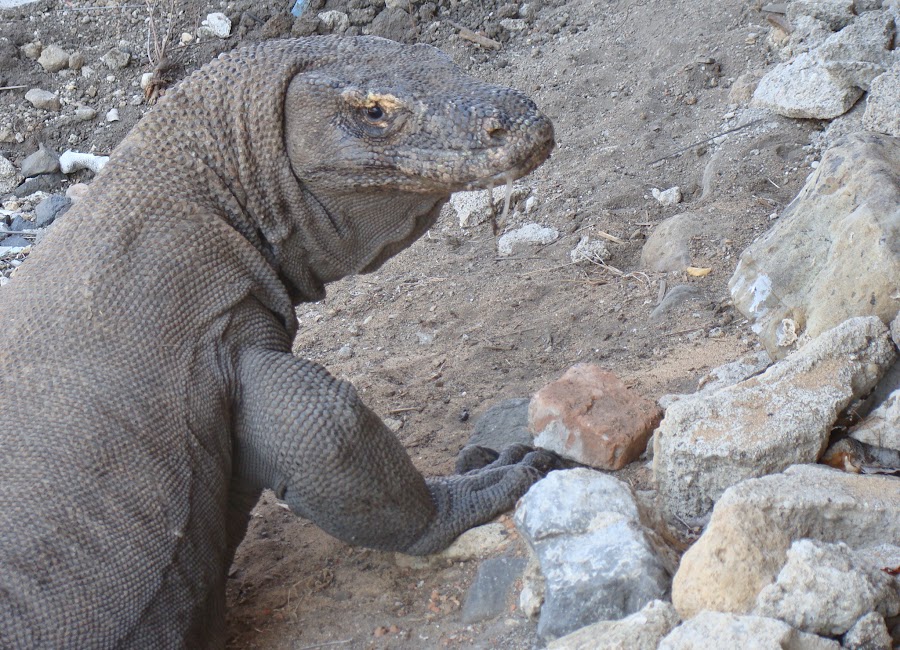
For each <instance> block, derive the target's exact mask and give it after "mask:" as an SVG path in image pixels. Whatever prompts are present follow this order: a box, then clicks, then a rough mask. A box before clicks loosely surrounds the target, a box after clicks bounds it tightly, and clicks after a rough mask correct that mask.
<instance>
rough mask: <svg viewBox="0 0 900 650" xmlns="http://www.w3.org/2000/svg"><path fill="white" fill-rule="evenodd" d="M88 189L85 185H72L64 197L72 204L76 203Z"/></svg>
mask: <svg viewBox="0 0 900 650" xmlns="http://www.w3.org/2000/svg"><path fill="white" fill-rule="evenodd" d="M88 187H89V185H88V184H87V183H74V184H72V185H70V186H69V189H67V190H66V196H67V197H68V198H69V199H71V200H72V203H78V201H80V200H81V199H83V198H84V196H85V195H86V194H87V192H88Z"/></svg>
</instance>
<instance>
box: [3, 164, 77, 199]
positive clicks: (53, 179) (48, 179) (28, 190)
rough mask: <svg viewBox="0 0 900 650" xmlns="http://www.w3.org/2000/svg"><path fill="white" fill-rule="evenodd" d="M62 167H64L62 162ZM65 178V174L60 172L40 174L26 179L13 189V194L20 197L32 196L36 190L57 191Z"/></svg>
mask: <svg viewBox="0 0 900 650" xmlns="http://www.w3.org/2000/svg"><path fill="white" fill-rule="evenodd" d="M60 167H62V162H60ZM65 180H66V177H65V175H63V174H60V173H53V174H41V175H40V176H34V177H33V178H27V179H25V182H24V183H22V184H21V185H19V186H18V187H17V188H16V189H15V190H13V194H14V195H16V196H18V197H24V196H31V195H32V194H34V193H35V192H47V193H50V192H55V191H56V190H58V189H59V186H60V185H62V183H63V181H65Z"/></svg>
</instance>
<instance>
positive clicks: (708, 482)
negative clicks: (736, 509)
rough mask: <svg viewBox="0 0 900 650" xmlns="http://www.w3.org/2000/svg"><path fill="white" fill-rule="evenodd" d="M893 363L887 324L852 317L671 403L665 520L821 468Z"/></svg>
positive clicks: (660, 476) (659, 458)
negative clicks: (742, 489)
mask: <svg viewBox="0 0 900 650" xmlns="http://www.w3.org/2000/svg"><path fill="white" fill-rule="evenodd" d="M895 356H896V352H895V348H894V346H893V344H892V343H891V341H890V340H889V337H888V331H887V327H886V326H885V325H884V324H883V323H882V322H881V321H879V320H878V319H877V318H875V317H868V318H854V319H850V320H848V321H846V322H844V323H842V324H841V325H839V326H838V327H836V328H834V329H832V330H829V331H828V332H826V333H825V334H823V335H822V336H820V337H819V338H817V339H816V340H815V341H813V342H812V343H810V344H808V345H807V346H805V347H803V348H801V349H800V350H799V351H797V352H795V353H794V354H792V355H791V356H789V357H788V358H787V359H784V360H782V361H781V362H779V363H776V364H775V365H773V366H771V367H770V368H769V369H768V370H766V371H765V372H764V373H763V374H761V375H759V376H757V377H753V378H751V379H748V380H745V381H743V382H741V383H739V384H736V385H734V386H730V387H728V388H724V389H722V390H720V391H718V392H716V393H713V394H712V395H709V396H706V395H698V396H694V397H689V398H685V399H682V400H679V401H677V402H675V403H674V404H672V405H671V406H669V409H668V410H667V411H666V414H665V417H664V418H663V420H662V422H661V423H660V425H659V428H658V429H657V431H656V433H655V435H654V448H653V475H654V478H655V479H656V484H657V487H658V489H659V498H660V502H661V505H662V508H663V511H664V512H665V514H666V515H667V516H669V517H681V518H682V519H686V520H694V521H696V520H698V519H700V518H702V517H704V516H705V515H706V513H708V512H709V510H710V509H711V508H712V506H713V504H714V503H715V501H716V500H717V499H718V498H719V497H720V496H721V495H722V493H723V492H724V491H725V490H726V489H727V488H729V487H731V486H732V485H735V484H737V483H739V482H741V481H743V480H744V479H747V478H752V477H757V476H765V475H766V474H773V473H775V472H779V471H781V470H783V469H785V468H786V467H788V466H790V465H792V464H795V463H813V462H815V461H816V460H817V459H818V458H819V456H820V455H821V454H822V452H823V451H825V447H826V445H827V444H828V439H829V435H830V433H831V429H832V426H833V425H834V423H835V421H836V420H837V416H838V414H839V413H840V412H841V411H842V410H843V409H844V408H845V407H847V406H848V405H849V404H850V402H851V401H852V400H853V399H854V398H857V397H859V396H861V395H864V394H865V393H867V392H868V391H869V390H871V389H872V388H873V387H874V386H875V384H876V383H877V382H878V379H879V378H880V377H881V375H882V374H884V372H885V371H886V370H887V368H888V367H889V366H890V365H891V363H893V361H894V358H895Z"/></svg>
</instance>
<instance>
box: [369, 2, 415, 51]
mask: <svg viewBox="0 0 900 650" xmlns="http://www.w3.org/2000/svg"><path fill="white" fill-rule="evenodd" d="M411 24H412V23H411V21H410V18H409V14H408V13H406V12H405V11H404V10H403V9H391V8H390V7H386V8H385V9H384V10H382V11H381V12H380V13H379V14H378V15H377V16H375V20H373V21H372V25H371V27H370V28H369V33H370V34H372V36H381V37H382V38H389V39H391V40H392V41H400V42H401V43H402V42H404V41H408V40H409V39H410V26H411Z"/></svg>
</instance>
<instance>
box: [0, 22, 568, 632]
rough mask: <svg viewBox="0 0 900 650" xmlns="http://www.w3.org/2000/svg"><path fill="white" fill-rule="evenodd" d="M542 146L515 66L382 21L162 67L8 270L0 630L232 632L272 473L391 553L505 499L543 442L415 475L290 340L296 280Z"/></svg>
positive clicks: (410, 237)
mask: <svg viewBox="0 0 900 650" xmlns="http://www.w3.org/2000/svg"><path fill="white" fill-rule="evenodd" d="M552 146H553V129H552V126H551V124H550V122H549V121H548V120H547V119H546V118H545V117H543V116H542V115H541V114H540V113H539V112H538V111H537V109H536V108H535V107H534V105H533V104H532V103H531V102H530V101H529V100H528V99H527V98H525V97H524V96H523V95H521V94H520V93H518V92H516V91H512V90H508V89H504V88H499V87H496V86H491V85H488V84H484V83H481V82H478V81H475V80H474V79H471V78H469V77H466V76H465V75H463V74H462V73H461V72H460V71H459V70H458V69H457V68H456V67H455V66H453V65H452V63H450V62H449V61H448V60H447V58H446V57H445V56H444V55H442V54H440V53H439V52H438V51H437V50H434V49H433V48H429V47H425V46H414V47H409V46H401V45H398V44H396V43H392V42H390V41H385V40H382V39H376V38H332V37H321V38H312V39H300V40H293V41H275V42H268V43H266V44H264V45H260V46H257V47H252V48H248V49H244V50H241V51H238V52H236V53H231V54H226V55H223V56H221V57H220V58H219V59H218V60H216V61H214V62H212V63H210V64H209V65H207V66H205V67H204V68H202V69H201V70H199V71H198V72H196V73H194V74H193V75H192V76H191V77H190V78H189V79H187V80H186V81H185V82H183V83H182V84H180V85H179V86H178V87H177V88H175V89H174V90H173V91H172V92H171V93H169V95H167V96H166V97H165V98H164V99H163V100H162V101H161V102H160V103H159V104H158V106H157V107H156V108H155V109H154V110H153V111H152V112H151V113H150V114H149V115H148V116H147V117H145V118H144V119H143V120H142V121H141V123H140V124H138V126H137V127H135V129H134V130H133V131H132V133H131V134H129V136H128V137H127V138H126V139H125V140H124V141H123V142H122V143H121V145H120V146H119V147H118V148H117V149H116V151H115V152H114V153H113V155H112V157H111V159H110V162H109V164H108V165H107V166H106V168H105V169H104V170H103V171H102V172H101V173H100V174H99V175H98V176H97V178H96V180H95V181H94V183H93V184H92V185H91V189H90V191H89V193H88V195H87V197H86V198H84V199H83V200H82V201H80V202H79V203H78V204H76V205H75V206H74V207H73V208H72V209H71V210H70V211H69V213H67V214H66V215H65V217H64V218H62V219H61V220H60V221H59V222H58V223H57V224H56V225H54V227H53V229H52V231H51V232H50V233H49V234H48V236H47V237H46V238H45V240H44V241H43V242H42V243H41V244H40V246H38V247H37V248H36V250H35V251H34V252H33V253H32V254H31V256H30V258H29V259H28V261H27V262H26V263H25V264H24V265H23V266H22V267H21V268H20V269H19V270H18V271H17V273H16V276H15V278H14V279H13V281H12V282H11V283H10V284H9V285H8V286H6V287H4V288H3V289H2V291H0V313H2V315H3V327H2V328H0V395H2V399H0V422H2V425H0V427H2V428H0V647H2V648H107V647H146V648H163V647H166V648H168V647H186V648H198V647H204V646H207V647H217V646H221V645H222V644H223V642H224V639H223V636H222V635H223V615H224V593H225V589H224V582H225V575H226V571H227V567H228V565H229V564H230V562H231V558H232V555H233V552H234V548H235V547H236V545H237V544H238V543H239V542H240V539H241V538H242V537H243V535H244V532H245V530H246V524H247V518H248V516H249V511H250V508H251V507H252V506H253V505H254V504H255V502H256V500H257V499H258V497H259V494H260V492H261V490H262V489H264V488H266V487H271V488H273V489H274V490H275V491H276V493H277V494H278V495H279V496H280V497H282V498H283V499H285V501H286V502H287V503H288V504H289V505H290V507H291V508H292V510H293V511H294V512H296V513H298V514H300V515H302V516H305V517H308V518H309V519H311V520H312V521H314V522H315V523H316V524H318V525H319V526H321V527H322V528H324V529H325V530H327V531H329V532H331V533H332V534H334V535H335V536H337V537H339V538H341V539H343V540H346V541H348V542H350V543H354V544H364V545H368V546H372V547H375V548H383V549H394V550H398V551H404V552H407V553H430V552H433V551H436V550H438V549H440V548H443V547H444V546H446V545H447V544H449V543H450V542H451V541H452V540H453V539H454V538H455V537H456V536H457V535H458V534H459V533H461V532H462V531H464V530H466V529H467V528H469V527H471V526H474V525H477V524H480V523H483V522H484V521H487V520H489V519H491V518H492V517H494V516H495V515H496V514H498V513H499V512H502V511H503V510H506V509H508V508H510V507H511V506H512V505H513V504H514V503H515V500H516V499H517V498H518V497H519V496H521V495H522V494H523V493H524V492H525V490H527V489H528V487H529V486H530V485H531V484H532V483H533V482H534V481H536V480H538V479H539V478H540V476H541V475H542V474H543V473H544V472H546V471H547V470H548V469H550V468H552V467H553V466H554V463H555V459H554V458H552V457H550V456H548V455H547V454H546V453H544V452H531V453H529V452H528V450H526V449H521V448H517V449H514V450H510V451H509V452H506V453H504V454H502V455H501V457H500V458H499V459H498V460H497V461H495V462H493V463H492V464H491V465H489V466H488V467H486V468H484V469H481V470H477V469H476V470H475V471H474V472H469V473H467V474H465V475H464V476H455V477H450V478H445V479H432V480H427V481H426V480H425V479H424V478H423V477H422V476H421V475H420V474H419V472H418V471H416V469H415V468H414V467H413V465H412V463H411V462H410V460H409V457H408V456H407V455H406V453H405V451H404V450H403V448H402V447H401V445H400V444H399V442H398V441H397V440H396V438H395V437H394V436H393V435H392V434H391V433H390V432H389V431H388V430H387V429H386V428H385V426H384V425H383V424H382V423H381V421H380V420H379V419H378V417H377V416H376V415H375V414H374V413H373V412H372V411H371V410H369V409H368V408H367V407H366V406H365V405H364V404H362V403H361V401H360V400H359V398H358V396H357V395H356V392H355V391H354V389H353V387H352V386H351V385H349V384H348V383H346V382H342V381H339V380H337V379H335V378H334V377H332V376H331V375H329V374H328V372H327V371H326V370H325V369H324V368H322V367H320V366H318V365H316V364H314V363H312V362H310V361H305V360H302V359H297V358H295V357H293V356H292V355H291V342H292V339H293V337H294V334H295V333H296V317H295V315H294V306H295V305H296V304H297V303H299V302H301V301H304V300H317V299H321V298H322V297H323V296H324V285H325V283H327V282H331V281H333V280H336V279H338V278H341V277H344V276H346V275H348V274H352V273H358V272H366V271H371V270H374V269H376V268H378V267H379V266H380V265H381V264H382V263H383V262H384V261H385V260H386V259H388V258H389V257H391V256H392V255H394V254H395V253H397V252H399V251H400V250H402V249H404V248H406V247H407V246H409V245H410V244H411V243H412V242H413V241H415V239H417V238H418V237H419V236H420V235H421V234H423V233H424V232H425V231H426V230H427V229H428V228H429V227H430V226H431V225H432V224H433V223H434V220H435V219H436V218H437V215H438V213H439V211H440V208H441V206H442V205H443V204H444V203H445V202H446V200H447V199H448V198H449V195H450V193H451V192H453V191H456V190H459V189H463V188H470V187H480V186H484V185H488V184H495V183H496V182H497V181H498V179H510V178H515V177H518V176H521V175H523V174H526V173H528V172H529V171H531V170H532V169H533V168H534V167H536V166H537V165H538V164H540V163H541V162H542V161H543V160H544V159H545V158H546V157H547V156H548V155H549V153H550V150H551V148H552ZM484 458H485V460H484V462H487V461H488V460H490V459H491V458H492V456H491V455H489V454H488V455H486V456H485V457H484ZM469 466H470V465H467V468H468V467H469Z"/></svg>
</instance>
